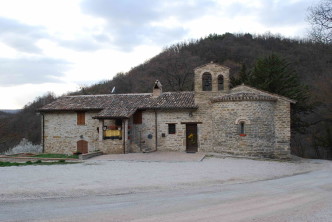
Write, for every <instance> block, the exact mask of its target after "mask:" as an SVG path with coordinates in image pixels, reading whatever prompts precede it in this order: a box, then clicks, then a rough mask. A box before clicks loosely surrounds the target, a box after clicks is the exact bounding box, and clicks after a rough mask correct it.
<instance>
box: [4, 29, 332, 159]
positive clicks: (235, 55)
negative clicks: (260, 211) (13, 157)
mask: <svg viewBox="0 0 332 222" xmlns="http://www.w3.org/2000/svg"><path fill="white" fill-rule="evenodd" d="M272 53H273V54H277V55H279V56H281V57H282V58H284V59H286V60H287V61H288V62H289V63H290V64H291V66H292V68H293V69H294V70H295V71H296V73H297V74H298V76H299V79H300V81H301V82H302V83H303V84H306V85H308V86H309V88H310V92H311V99H312V102H316V107H315V109H314V112H313V113H311V114H309V115H305V116H303V118H304V119H305V120H306V121H307V122H308V124H309V125H308V127H307V131H306V134H305V135H304V136H303V135H293V140H292V149H293V152H294V153H295V154H297V155H300V156H311V157H322V154H321V153H322V151H319V149H325V148H322V147H328V146H330V145H329V141H325V140H326V138H328V133H329V132H331V131H332V129H331V130H330V131H329V130H328V129H329V128H331V122H332V101H331V100H332V95H331V91H332V90H331V88H332V78H331V75H332V73H331V72H332V71H331V70H332V45H331V44H322V43H314V42H311V41H307V40H295V39H288V38H283V37H281V36H273V35H260V36H253V35H251V34H230V33H226V34H223V35H217V34H211V35H209V36H208V37H206V38H202V39H198V40H192V41H188V42H182V43H178V44H175V45H172V46H170V47H167V48H165V49H164V50H163V52H161V53H160V54H158V55H156V56H155V57H153V58H151V59H150V60H148V61H146V62H145V63H143V64H141V65H139V66H137V67H134V68H133V69H131V70H130V71H129V72H128V73H118V74H117V75H116V76H115V77H114V78H113V79H112V80H109V81H104V82H100V83H97V84H95V85H93V86H90V87H82V88H81V90H80V91H77V92H73V93H71V94H75V95H77V94H107V93H111V90H112V89H113V87H115V93H134V92H151V91H152V87H153V83H154V82H155V80H156V79H158V80H160V81H161V83H162V84H163V90H164V91H190V90H193V69H194V68H195V67H197V66H200V65H202V64H205V63H208V62H211V61H214V62H217V63H219V64H223V65H226V66H228V67H230V68H231V76H232V77H233V78H237V76H238V75H239V72H240V70H241V68H242V67H243V65H245V67H246V68H247V69H248V70H250V69H252V68H253V66H254V64H255V62H256V61H257V59H259V58H263V57H266V56H269V55H271V54H272ZM110 62H112V61H110ZM49 96H50V95H48V96H46V97H45V98H47V99H44V98H39V100H43V101H44V102H40V101H38V100H36V101H35V102H33V103H32V104H30V105H27V106H26V107H25V109H24V110H23V111H21V112H20V113H18V114H15V115H14V116H13V117H11V118H9V119H8V118H4V121H3V120H1V123H3V122H5V121H7V123H6V124H5V125H6V127H5V128H4V126H3V124H2V126H1V125H0V127H1V128H0V138H1V140H0V151H1V150H5V149H8V148H10V147H11V146H13V145H15V144H17V143H18V142H19V141H20V139H21V138H22V137H26V138H28V139H29V140H30V141H32V142H33V143H39V142H40V132H39V131H40V124H39V123H40V122H39V121H40V120H39V117H37V116H36V115H35V114H34V109H35V108H38V106H40V105H42V104H45V103H46V102H49V101H52V99H54V98H53V97H52V96H51V97H52V99H51V97H49ZM8 121H9V122H8ZM18 123H19V124H20V127H21V128H18ZM38 124H39V127H38ZM32 126H35V127H34V128H32ZM17 129H20V132H21V133H20V134H19V135H17V131H18V130H17ZM37 135H38V136H37ZM326 136H327V137H326ZM2 138H11V139H9V140H10V141H11V142H8V139H7V140H5V142H3V139H2ZM324 138H325V139H324ZM326 149H328V148H326ZM330 149H331V148H330ZM305 151H306V152H305ZM324 152H325V151H324Z"/></svg>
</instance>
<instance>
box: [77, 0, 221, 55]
mask: <svg viewBox="0 0 332 222" xmlns="http://www.w3.org/2000/svg"><path fill="white" fill-rule="evenodd" d="M214 4H215V3H214V2H213V1H212V0H205V1H199V0H190V1H189V0H187V1H180V0H178V1H172V2H171V3H170V2H168V1H157V0H140V1H129V0H123V1H118V0H84V1H83V2H82V3H81V8H82V11H83V12H84V13H88V14H90V15H92V16H97V17H100V18H103V19H104V20H105V21H106V23H107V27H106V28H105V31H106V32H107V33H108V37H107V40H109V41H110V43H112V44H114V45H116V46H118V47H119V48H120V49H122V50H132V49H133V48H134V47H135V46H138V45H141V44H146V43H148V44H151V43H152V44H163V45H164V44H169V43H170V41H171V40H173V41H174V40H179V39H182V37H184V36H185V35H186V34H187V33H188V31H187V30H186V29H185V28H183V27H182V25H181V23H182V22H185V21H189V20H191V19H193V18H195V19H197V18H199V17H200V16H204V15H205V13H206V12H207V11H208V10H209V9H210V8H211V6H213V5H214ZM168 19H173V20H176V21H177V25H174V26H172V27H164V26H162V25H160V24H159V25H156V24H158V22H159V23H162V22H163V21H165V20H168ZM104 37H105V36H104Z"/></svg>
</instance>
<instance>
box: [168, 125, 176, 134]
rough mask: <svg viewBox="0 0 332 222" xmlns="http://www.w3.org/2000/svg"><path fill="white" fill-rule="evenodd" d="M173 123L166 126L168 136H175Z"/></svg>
mask: <svg viewBox="0 0 332 222" xmlns="http://www.w3.org/2000/svg"><path fill="white" fill-rule="evenodd" d="M175 126H176V125H175V123H169V124H168V134H175V133H176V127H175Z"/></svg>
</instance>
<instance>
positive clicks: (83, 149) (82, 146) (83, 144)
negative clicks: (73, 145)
mask: <svg viewBox="0 0 332 222" xmlns="http://www.w3.org/2000/svg"><path fill="white" fill-rule="evenodd" d="M77 152H80V153H88V141H85V140H79V141H77Z"/></svg>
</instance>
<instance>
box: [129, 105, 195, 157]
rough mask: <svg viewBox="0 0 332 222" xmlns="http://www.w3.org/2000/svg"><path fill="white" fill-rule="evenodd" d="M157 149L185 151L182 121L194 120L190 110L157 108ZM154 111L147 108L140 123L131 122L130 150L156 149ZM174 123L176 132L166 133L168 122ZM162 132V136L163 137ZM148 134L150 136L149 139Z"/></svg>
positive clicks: (184, 126)
mask: <svg viewBox="0 0 332 222" xmlns="http://www.w3.org/2000/svg"><path fill="white" fill-rule="evenodd" d="M156 112H157V144H158V145H157V150H158V151H185V150H186V137H185V135H186V134H185V130H186V125H185V124H181V123H182V122H196V119H195V118H194V117H190V116H189V113H192V111H180V110H157V111H156ZM155 117H156V114H155V111H154V110H148V111H144V112H143V114H142V124H133V125H132V133H131V152H140V151H141V150H142V149H146V148H148V149H150V150H155V149H156V131H155ZM169 123H175V124H176V133H175V134H168V124H169ZM163 134H164V137H163ZM149 135H152V138H151V139H149V137H148V136H149Z"/></svg>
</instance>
